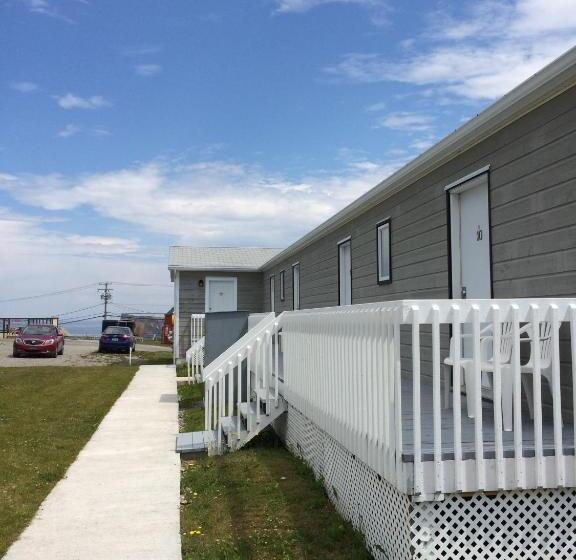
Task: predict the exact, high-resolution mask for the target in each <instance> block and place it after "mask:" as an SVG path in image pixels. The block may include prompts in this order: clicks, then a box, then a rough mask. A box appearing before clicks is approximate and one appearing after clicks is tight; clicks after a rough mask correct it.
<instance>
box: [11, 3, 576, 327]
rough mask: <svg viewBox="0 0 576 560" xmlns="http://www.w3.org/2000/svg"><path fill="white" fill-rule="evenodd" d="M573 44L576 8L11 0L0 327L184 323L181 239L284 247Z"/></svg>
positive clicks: (558, 5) (574, 5)
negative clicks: (163, 314)
mask: <svg viewBox="0 0 576 560" xmlns="http://www.w3.org/2000/svg"><path fill="white" fill-rule="evenodd" d="M574 45H576V0H476V1H462V0H460V1H458V2H456V1H454V2H453V1H450V0H442V1H439V2H435V1H431V0H426V1H418V0H414V1H410V2H406V1H403V2H399V1H393V0H171V1H170V2H158V1H157V0H122V1H121V2H118V0H0V125H1V126H0V240H1V242H0V317H2V316H21V315H37V316H38V315H45V314H46V315H52V314H66V315H65V316H66V317H68V318H70V319H76V318H81V317H84V316H87V314H88V315H90V314H91V313H92V312H93V309H98V308H93V309H87V310H84V311H79V312H76V310H79V309H83V308H87V307H89V306H92V305H97V304H98V303H99V300H98V294H97V292H96V288H97V286H96V284H97V283H98V282H102V281H112V282H117V284H115V285H114V288H115V293H114V299H113V301H114V304H115V307H114V310H115V311H116V312H119V311H122V310H124V311H129V310H139V311H156V312H159V311H165V310H167V309H168V308H169V307H170V305H171V302H172V290H171V287H170V279H169V275H168V271H167V252H168V247H169V246H170V245H175V244H186V245H214V246H230V245H249V246H266V247H283V246H286V245H288V244H289V243H291V242H292V241H294V240H296V239H297V238H298V237H299V236H301V235H302V234H304V233H306V232H307V231H309V230H310V229H311V228H313V227H314V226H316V225H318V224H319V223H321V222H322V221H324V220H325V219H327V218H328V217H330V216H331V215H332V214H333V213H334V212H336V211H337V210H339V209H340V208H342V207H344V206H345V205H346V204H348V203H349V202H351V201H352V200H354V199H355V198H357V197H358V196H359V195H361V194H362V193H364V192H366V191H367V190H368V189H370V188H371V187H373V186H375V185H376V184H377V183H378V182H380V181H382V180H383V179H384V178H386V177H387V176H389V175H390V174H391V173H393V172H394V171H395V170H397V169H398V168H399V167H401V166H402V165H403V164H405V163H407V162H408V161H410V160H411V159H412V158H414V157H415V156H417V155H418V154H419V153H421V152H422V151H424V150H426V149H427V148H429V147H430V146H431V145H433V144H434V143H435V142H436V141H438V140H439V139H441V138H442V137H443V136H445V135H446V134H448V133H450V132H451V131H453V130H454V129H456V128H458V127H459V126H460V125H462V124H463V123H464V122H466V121H467V120H468V119H470V118H471V117H473V116H474V115H476V114H477V113H479V112H480V111H481V110H482V109H483V108H485V107H487V106H488V105H489V104H490V103H492V102H493V101H495V100H496V99H498V98H499V97H500V96H502V95H503V94H505V93H506V92H507V91H509V90H510V89H512V88H513V87H515V86H516V85H518V84H519V83H521V82H522V81H523V80H525V79H526V78H528V77H529V76H531V75H532V74H533V73H535V72H536V71H538V70H539V69H541V68H542V67H543V66H545V65H546V64H548V63H549V62H551V61H552V60H554V59H555V58H556V57H558V56H559V55H561V54H562V53H563V52H565V51H566V50H568V49H569V48H571V47H572V46H574ZM121 282H122V283H123V284H121ZM134 284H138V285H134ZM69 288H79V289H77V290H75V291H73V292H65V293H64V294H60V295H54V296H50V297H39V298H34V299H22V298H28V297H29V296H32V295H41V294H44V293H47V292H50V293H51V292H55V291H64V290H68V289H69ZM15 300H17V301H15Z"/></svg>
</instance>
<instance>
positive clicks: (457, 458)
mask: <svg viewBox="0 0 576 560" xmlns="http://www.w3.org/2000/svg"><path fill="white" fill-rule="evenodd" d="M452 340H453V341H454V348H453V350H454V365H453V366H452V414H453V425H454V428H453V429H454V475H455V486H456V490H463V489H464V480H463V478H464V476H463V475H464V468H463V465H462V399H461V393H460V391H461V389H460V386H461V374H462V370H461V367H462V318H461V311H460V306H459V305H457V304H452Z"/></svg>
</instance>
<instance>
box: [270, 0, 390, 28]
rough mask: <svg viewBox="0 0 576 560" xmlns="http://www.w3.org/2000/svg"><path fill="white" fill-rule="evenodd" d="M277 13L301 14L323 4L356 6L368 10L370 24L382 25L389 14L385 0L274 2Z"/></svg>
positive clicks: (300, 0) (285, 0) (295, 0)
mask: <svg viewBox="0 0 576 560" xmlns="http://www.w3.org/2000/svg"><path fill="white" fill-rule="evenodd" d="M275 1H276V5H277V8H276V12H277V13H284V14H288V13H303V12H307V11H308V10H311V9H312V8H316V7H317V6H321V5H324V4H357V5H359V6H364V7H366V8H368V9H369V12H370V16H371V19H372V22H373V23H375V24H383V23H386V21H387V15H388V12H389V9H388V3H387V1H385V0H275Z"/></svg>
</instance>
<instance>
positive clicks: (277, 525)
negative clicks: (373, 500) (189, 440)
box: [183, 429, 371, 560]
mask: <svg viewBox="0 0 576 560" xmlns="http://www.w3.org/2000/svg"><path fill="white" fill-rule="evenodd" d="M194 463H195V464H194V468H193V469H191V472H190V473H188V472H186V473H185V474H184V476H183V489H184V490H185V488H186V486H187V485H189V484H190V485H193V486H194V487H195V488H196V489H197V492H200V490H199V489H202V490H201V492H202V493H201V495H200V496H199V497H200V498H202V499H201V501H200V502H199V503H197V502H196V501H195V500H193V501H192V503H191V504H190V506H186V508H188V507H189V509H187V510H186V512H185V513H184V512H183V526H184V527H186V523H190V522H191V520H192V519H202V520H203V523H204V524H205V525H204V529H203V531H204V533H203V534H202V535H199V536H196V535H192V536H188V535H185V536H184V538H183V553H184V556H183V557H184V558H185V559H191V558H194V559H196V558H206V559H209V558H225V559H249V558H266V559H271V560H272V559H276V558H277V559H284V558H289V559H297V558H302V559H308V558H310V559H321V558H330V559H334V560H344V559H346V560H348V559H368V558H371V556H370V554H369V553H368V552H367V551H366V549H365V547H364V542H363V539H362V537H361V535H360V534H359V533H358V532H356V531H355V530H354V529H353V528H352V527H351V525H350V524H349V523H347V522H346V521H344V520H343V519H342V518H341V517H340V516H339V515H338V513H337V512H336V510H335V509H334V507H333V505H332V504H331V503H330V501H329V500H328V497H327V496H326V493H325V491H324V488H323V486H322V485H321V484H320V483H319V482H318V481H316V480H315V478H314V475H313V473H312V471H311V470H310V469H309V468H308V467H307V466H306V465H305V464H304V463H302V461H300V460H299V459H297V458H296V457H294V456H293V455H291V454H290V453H289V452H288V451H287V450H286V449H285V448H284V447H283V446H282V444H281V442H280V441H279V440H278V438H277V437H276V434H275V433H274V432H273V431H272V430H271V429H267V430H265V431H264V432H263V433H262V434H260V435H259V436H258V437H257V438H255V440H253V442H251V443H250V444H249V445H248V446H246V447H245V448H243V449H242V450H240V451H238V452H235V453H229V454H226V455H224V456H221V457H204V458H201V459H198V460H197V461H195V462H194Z"/></svg>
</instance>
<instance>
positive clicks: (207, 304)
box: [204, 276, 238, 313]
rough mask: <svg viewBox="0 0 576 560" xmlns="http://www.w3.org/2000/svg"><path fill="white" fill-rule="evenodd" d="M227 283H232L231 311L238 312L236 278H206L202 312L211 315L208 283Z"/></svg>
mask: <svg viewBox="0 0 576 560" xmlns="http://www.w3.org/2000/svg"><path fill="white" fill-rule="evenodd" d="M215 280H216V281H222V280H224V281H227V282H233V283H234V309H231V311H238V278H236V276H206V284H205V286H204V311H205V312H206V313H211V312H210V311H209V309H210V282H213V281H215Z"/></svg>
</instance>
